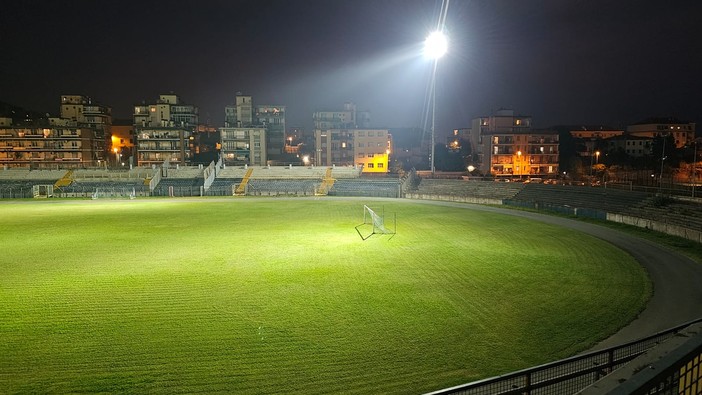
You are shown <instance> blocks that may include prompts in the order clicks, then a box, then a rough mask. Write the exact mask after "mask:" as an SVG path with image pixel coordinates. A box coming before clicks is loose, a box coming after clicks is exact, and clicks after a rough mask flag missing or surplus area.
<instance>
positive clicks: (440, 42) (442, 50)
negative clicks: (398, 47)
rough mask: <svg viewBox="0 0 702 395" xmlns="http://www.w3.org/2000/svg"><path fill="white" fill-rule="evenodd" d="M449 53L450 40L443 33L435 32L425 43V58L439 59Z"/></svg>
mask: <svg viewBox="0 0 702 395" xmlns="http://www.w3.org/2000/svg"><path fill="white" fill-rule="evenodd" d="M446 52H448V38H447V37H446V35H445V34H444V33H443V32H441V31H435V32H433V33H431V34H430V35H429V37H427V39H426V40H425V41H424V56H426V57H427V58H429V59H439V58H440V57H442V56H444V55H445V54H446Z"/></svg>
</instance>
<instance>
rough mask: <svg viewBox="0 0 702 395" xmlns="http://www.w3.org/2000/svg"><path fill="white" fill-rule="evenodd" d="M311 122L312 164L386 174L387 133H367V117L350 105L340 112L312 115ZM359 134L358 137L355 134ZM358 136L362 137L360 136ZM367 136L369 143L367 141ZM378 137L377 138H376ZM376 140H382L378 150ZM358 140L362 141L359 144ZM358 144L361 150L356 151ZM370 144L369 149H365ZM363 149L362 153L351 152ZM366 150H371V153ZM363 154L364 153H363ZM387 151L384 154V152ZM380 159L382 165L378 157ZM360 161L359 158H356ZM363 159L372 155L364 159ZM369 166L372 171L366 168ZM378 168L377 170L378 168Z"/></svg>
mask: <svg viewBox="0 0 702 395" xmlns="http://www.w3.org/2000/svg"><path fill="white" fill-rule="evenodd" d="M312 118H313V120H314V127H315V129H314V139H315V163H316V164H317V165H319V166H331V165H339V166H356V165H362V166H364V167H363V171H364V172H371V171H372V172H378V168H380V169H382V170H380V171H382V172H387V163H388V161H387V156H388V154H389V153H390V151H389V148H388V139H389V136H390V134H389V133H388V131H387V129H378V130H375V129H370V113H369V112H367V111H358V110H357V109H356V105H355V104H354V103H350V102H349V103H344V108H343V110H340V111H317V112H315V113H314V114H312ZM356 132H359V133H356ZM360 132H362V133H360ZM368 132H370V133H371V135H372V136H373V137H372V140H367V138H368ZM377 134H378V135H380V136H381V137H377V136H376V135H377ZM378 138H380V139H384V140H383V142H382V143H381V146H382V149H381V150H380V149H375V148H377V147H376V146H377V144H378V141H376V140H377V139H378ZM359 139H362V140H359ZM360 144H362V145H363V147H359V145H360ZM368 144H371V145H372V147H371V146H367V145H368ZM359 148H363V149H364V150H363V151H358V152H357V151H355V150H356V149H359ZM367 148H374V150H373V151H370V150H367ZM366 151H367V152H366ZM386 151H387V152H386ZM381 153H382V155H384V157H385V159H384V161H383V160H382V158H381V157H380V156H378V157H376V156H375V155H381ZM361 154H363V155H364V157H363V158H360V157H359V155H361ZM367 155H374V156H371V157H368V156H367ZM371 164H372V167H369V165H371ZM378 164H380V167H378Z"/></svg>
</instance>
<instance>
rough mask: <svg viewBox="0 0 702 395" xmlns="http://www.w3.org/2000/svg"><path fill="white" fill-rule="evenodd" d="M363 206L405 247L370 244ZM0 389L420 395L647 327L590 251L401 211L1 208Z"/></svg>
mask: <svg viewBox="0 0 702 395" xmlns="http://www.w3.org/2000/svg"><path fill="white" fill-rule="evenodd" d="M363 204H368V205H369V206H370V207H371V208H374V209H376V210H377V211H380V210H381V209H382V208H384V209H385V213H386V215H387V214H390V213H396V214H397V234H396V235H395V236H393V237H392V238H391V237H390V236H387V235H385V236H374V237H371V238H370V239H368V240H366V241H362V240H361V238H360V237H359V235H358V234H357V233H356V230H355V229H354V226H356V225H358V224H359V223H361V222H362V218H363ZM0 240H1V241H2V243H1V245H2V254H1V255H0V274H1V275H0V301H2V302H1V303H0V388H2V391H3V392H4V391H7V392H10V393H15V392H53V393H68V392H71V393H73V392H137V393H172V392H207V393H211V392H234V393H272V392H280V393H305V394H309V393H339V392H341V393H364V394H365V393H420V392H425V391H431V390H436V389H440V388H444V387H448V386H452V385H457V384H460V383H464V382H468V381H473V380H477V379H481V378H485V377H488V376H492V375H497V374H500V373H505V372H509V371H513V370H516V369H521V368H526V367H529V366H533V365H535V364H541V363H545V362H548V361H551V360H555V359H558V358H563V357H567V356H571V355H573V354H575V353H577V352H579V351H583V350H585V349H587V348H588V347H590V346H591V345H593V344H594V343H595V342H596V341H598V340H599V339H602V338H604V337H606V336H607V335H609V334H611V333H613V332H614V331H616V329H618V328H619V327H621V326H623V325H625V324H626V323H627V322H628V321H630V320H631V319H632V318H634V317H635V315H636V314H637V313H638V312H639V311H640V310H641V309H642V308H643V306H644V304H645V302H646V300H647V298H648V297H649V295H650V293H651V287H650V284H649V281H648V279H647V276H646V274H645V272H644V271H643V269H642V268H641V267H640V266H638V264H637V263H636V262H634V261H633V259H632V258H631V257H630V256H629V255H627V254H626V253H624V252H623V251H621V250H618V249H616V248H614V247H612V246H611V245H609V244H607V243H605V242H602V241H600V240H598V239H596V238H593V237H590V236H587V235H584V234H581V233H578V232H575V231H570V230H567V229H563V228H558V227H554V226H550V225H547V224H542V223H537V222H531V221H528V220H525V219H521V218H516V217H511V216H507V215H495V214H488V213H484V212H479V211H473V210H467V209H463V208H450V207H441V206H435V205H430V204H421V203H413V202H407V201H398V200H338V199H320V200H316V199H246V198H244V199H210V200H207V199H192V200H189V199H173V200H167V199H163V200H161V199H153V200H152V199H145V200H139V199H137V200H131V201H100V200H98V201H58V202H54V201H43V202H37V203H32V202H30V203H25V202H3V203H0Z"/></svg>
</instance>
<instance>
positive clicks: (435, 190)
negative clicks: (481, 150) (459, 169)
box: [416, 179, 524, 199]
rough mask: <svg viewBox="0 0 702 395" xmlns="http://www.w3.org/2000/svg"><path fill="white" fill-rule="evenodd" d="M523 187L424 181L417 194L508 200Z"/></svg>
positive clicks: (479, 182) (512, 184)
mask: <svg viewBox="0 0 702 395" xmlns="http://www.w3.org/2000/svg"><path fill="white" fill-rule="evenodd" d="M523 186H524V184H521V183H513V182H494V181H466V180H450V179H422V180H421V182H420V183H419V185H418V186H417V190H416V192H417V193H418V194H420V195H425V196H426V195H448V196H469V197H475V198H485V199H508V198H512V197H514V195H516V194H517V193H518V192H519V191H520V190H521V189H522V187H523Z"/></svg>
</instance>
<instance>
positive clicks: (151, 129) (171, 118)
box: [134, 94, 199, 166]
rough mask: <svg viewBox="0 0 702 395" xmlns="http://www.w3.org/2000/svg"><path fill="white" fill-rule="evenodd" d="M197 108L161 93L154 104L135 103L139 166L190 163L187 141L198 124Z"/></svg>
mask: <svg viewBox="0 0 702 395" xmlns="http://www.w3.org/2000/svg"><path fill="white" fill-rule="evenodd" d="M198 122H199V118H198V108H197V107H195V106H193V105H188V104H184V103H182V102H181V100H180V98H179V97H178V96H177V95H174V94H167V95H160V96H159V99H158V101H157V102H156V103H154V104H142V105H137V106H134V132H135V134H136V139H137V141H136V158H137V163H138V165H139V166H148V165H152V164H158V163H162V162H163V161H164V160H166V159H168V160H170V162H171V163H173V164H180V165H184V164H187V163H189V161H190V157H191V153H190V148H189V144H188V141H189V139H190V137H191V136H192V134H193V132H194V130H195V128H196V127H197V124H198Z"/></svg>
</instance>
